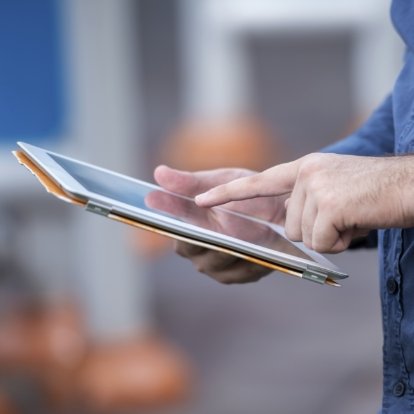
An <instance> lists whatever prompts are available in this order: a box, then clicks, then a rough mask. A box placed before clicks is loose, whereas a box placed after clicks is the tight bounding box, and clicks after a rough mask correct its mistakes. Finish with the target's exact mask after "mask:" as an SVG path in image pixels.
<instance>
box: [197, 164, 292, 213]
mask: <svg viewBox="0 0 414 414" xmlns="http://www.w3.org/2000/svg"><path fill="white" fill-rule="evenodd" d="M298 167H299V160H296V161H292V162H289V163H285V164H279V165H277V166H275V167H272V168H269V169H268V170H265V171H263V172H261V173H258V174H254V175H251V176H249V177H244V178H238V179H236V180H233V181H231V182H229V183H227V184H222V185H219V186H217V187H214V188H212V189H211V190H209V191H207V192H205V193H203V194H199V195H198V196H196V197H195V201H196V203H197V204H198V205H199V206H201V207H213V206H217V205H220V204H225V203H228V202H230V201H240V200H247V199H251V198H256V197H270V196H278V195H283V194H286V193H289V192H291V191H292V189H293V187H294V185H295V182H296V176H297V171H298Z"/></svg>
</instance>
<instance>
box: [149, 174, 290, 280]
mask: <svg viewBox="0 0 414 414" xmlns="http://www.w3.org/2000/svg"><path fill="white" fill-rule="evenodd" d="M253 174H255V172H254V171H249V170H245V169H238V168H223V169H217V170H210V171H198V172H195V173H190V172H186V171H179V170H175V169H172V168H169V167H166V166H159V167H157V168H156V169H155V172H154V177H155V180H156V182H157V183H158V184H159V185H160V186H161V187H164V188H165V189H167V190H169V191H172V192H175V193H179V194H183V195H186V196H190V197H194V196H196V195H197V194H199V193H201V192H204V191H207V190H209V189H210V188H213V187H215V186H217V185H220V184H223V183H227V182H229V181H232V180H235V179H237V178H241V177H248V176H251V175H253ZM285 200H286V198H285V197H267V198H266V199H265V200H263V199H262V200H260V199H256V200H254V199H252V200H246V201H242V202H232V203H228V204H227V205H226V208H230V209H232V210H236V211H238V212H242V213H245V214H250V215H255V216H256V217H260V218H262V219H264V220H267V221H272V222H275V223H280V224H282V223H283V221H284V217H285V206H284V203H285ZM263 201H264V202H263ZM174 243H175V250H176V252H177V253H178V254H179V255H180V256H183V257H185V258H187V259H189V260H191V262H192V263H193V265H194V266H195V267H196V269H197V270H198V271H200V272H202V273H205V274H207V275H209V276H210V277H212V278H214V279H215V280H217V281H219V282H221V283H225V284H231V283H247V282H253V281H257V280H259V279H260V278H262V277H263V276H265V275H267V274H268V273H270V270H269V269H267V268H265V267H263V266H259V265H255V264H254V263H250V262H247V261H245V260H242V259H238V258H236V257H234V256H231V255H228V254H225V253H220V252H216V251H214V250H210V249H206V248H202V247H199V246H195V245H192V244H189V243H184V242H179V241H176V242H174Z"/></svg>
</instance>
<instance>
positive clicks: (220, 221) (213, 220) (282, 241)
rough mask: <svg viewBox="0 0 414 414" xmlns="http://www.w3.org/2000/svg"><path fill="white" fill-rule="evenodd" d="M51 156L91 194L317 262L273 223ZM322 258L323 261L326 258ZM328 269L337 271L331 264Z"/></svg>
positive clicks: (54, 155)
mask: <svg viewBox="0 0 414 414" xmlns="http://www.w3.org/2000/svg"><path fill="white" fill-rule="evenodd" d="M48 155H49V156H50V157H51V158H53V160H54V161H55V162H56V163H58V164H59V165H60V166H61V167H62V168H63V169H64V170H66V171H67V172H68V173H69V174H70V175H71V176H72V177H73V178H74V179H75V180H77V181H78V182H79V184H81V185H82V186H83V187H84V188H85V189H86V190H87V191H89V192H91V193H95V194H98V195H101V196H103V197H106V198H109V199H111V200H114V201H119V202H121V203H124V204H127V205H130V206H133V207H137V208H139V209H141V210H145V211H149V212H152V213H157V214H159V215H163V216H167V217H169V218H173V219H175V220H178V221H180V222H185V223H189V224H192V225H196V226H197V227H201V228H203V229H207V230H210V231H214V232H217V233H220V234H224V235H226V236H229V237H233V238H237V239H239V240H242V241H244V242H248V243H253V244H255V245H256V246H259V247H265V248H268V249H271V250H276V251H278V252H280V253H282V254H287V255H291V256H296V257H298V258H302V259H305V260H309V261H311V262H313V263H314V262H315V258H314V257H312V256H314V255H313V254H307V253H305V251H304V250H302V247H300V246H301V244H298V243H293V242H291V241H289V240H287V239H286V238H285V237H284V236H283V235H281V234H279V233H278V232H277V231H276V230H275V228H274V225H272V224H271V223H265V222H259V221H254V219H253V220H252V219H249V218H247V217H245V216H241V215H240V214H238V213H233V212H230V211H229V210H225V209H222V208H201V207H198V206H197V205H196V204H195V203H194V201H192V199H189V198H187V197H182V196H179V195H176V194H172V193H169V192H167V191H164V190H162V189H161V188H159V187H157V186H155V185H151V184H147V183H144V182H140V181H136V180H134V179H130V178H127V177H125V176H120V175H117V174H113V173H111V172H109V171H102V170H100V169H98V168H94V167H92V166H89V165H84V164H82V163H78V162H76V161H73V160H69V159H67V158H64V157H60V156H58V155H56V154H52V153H48ZM298 245H299V246H298ZM303 248H304V247H303ZM304 249H305V248H304ZM316 255H317V254H316ZM317 256H320V255H317ZM320 257H321V259H322V261H324V258H323V257H322V256H320ZM317 261H318V262H321V260H317ZM326 262H327V261H326ZM326 264H329V262H327V263H326ZM329 265H330V266H329V267H334V266H333V265H332V264H329Z"/></svg>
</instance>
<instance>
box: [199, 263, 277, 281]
mask: <svg viewBox="0 0 414 414" xmlns="http://www.w3.org/2000/svg"><path fill="white" fill-rule="evenodd" d="M271 272H272V270H270V269H268V268H266V267H263V266H260V265H257V264H255V263H251V262H248V261H246V260H242V259H237V258H236V260H235V261H234V262H233V263H231V264H229V265H228V266H227V267H225V268H223V269H218V270H217V269H212V268H206V269H205V270H204V271H203V273H205V274H207V275H208V276H210V277H211V278H212V279H214V280H216V281H217V282H219V283H223V284H235V283H249V282H256V281H257V280H259V279H261V278H262V277H263V276H266V275H267V274H269V273H271Z"/></svg>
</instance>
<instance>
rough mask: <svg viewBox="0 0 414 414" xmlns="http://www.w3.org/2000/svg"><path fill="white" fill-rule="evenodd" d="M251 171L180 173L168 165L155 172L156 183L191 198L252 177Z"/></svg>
mask: <svg viewBox="0 0 414 414" xmlns="http://www.w3.org/2000/svg"><path fill="white" fill-rule="evenodd" d="M250 174H252V172H251V171H249V170H245V169H241V168H240V169H239V168H221V169H216V170H209V171H197V172H188V171H180V170H176V169H173V168H170V167H167V166H166V165H160V166H158V167H157V168H156V169H155V170H154V178H155V181H156V182H157V183H158V184H159V185H160V186H161V187H163V188H165V189H167V190H169V191H172V192H174V193H179V194H184V195H187V196H190V197H193V196H195V195H196V194H199V193H200V192H203V191H207V190H209V189H210V188H212V187H215V186H217V185H220V184H223V183H227V182H229V181H231V180H234V179H236V178H239V177H242V176H246V175H250Z"/></svg>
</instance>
